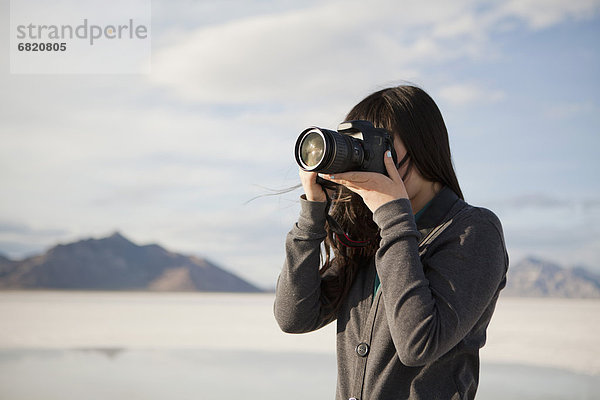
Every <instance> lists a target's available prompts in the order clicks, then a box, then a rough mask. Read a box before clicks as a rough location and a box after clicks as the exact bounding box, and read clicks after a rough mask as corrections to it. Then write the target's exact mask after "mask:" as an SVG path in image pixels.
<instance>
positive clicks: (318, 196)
mask: <svg viewBox="0 0 600 400" xmlns="http://www.w3.org/2000/svg"><path fill="white" fill-rule="evenodd" d="M317 176H318V175H317V173H316V172H309V171H305V170H303V169H302V168H300V181H301V182H302V187H303V188H304V193H305V194H306V200H308V201H321V202H324V201H327V197H326V196H325V192H324V191H323V187H322V186H321V185H319V184H318V183H317Z"/></svg>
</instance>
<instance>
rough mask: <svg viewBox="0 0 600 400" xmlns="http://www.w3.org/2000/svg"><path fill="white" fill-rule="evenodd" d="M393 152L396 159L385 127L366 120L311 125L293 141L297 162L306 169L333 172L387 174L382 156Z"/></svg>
mask: <svg viewBox="0 0 600 400" xmlns="http://www.w3.org/2000/svg"><path fill="white" fill-rule="evenodd" d="M388 150H390V151H391V152H392V157H393V160H394V164H396V163H397V162H398V157H397V156H396V151H395V150H394V145H393V143H392V136H391V135H390V134H389V132H388V131H386V130H385V129H381V128H375V127H374V126H373V124H372V123H371V122H369V121H362V120H356V121H346V122H342V123H341V124H339V125H338V128H337V131H331V130H328V129H322V128H317V127H311V128H308V129H305V130H304V131H303V132H302V133H301V134H300V136H299V137H298V140H297V141H296V148H295V155H296V162H297V163H298V165H299V166H300V167H301V168H302V169H303V170H305V171H312V172H320V173H325V174H336V173H340V172H346V171H368V172H379V173H382V174H384V175H387V171H386V168H385V164H384V162H383V156H384V153H385V152H386V151H388Z"/></svg>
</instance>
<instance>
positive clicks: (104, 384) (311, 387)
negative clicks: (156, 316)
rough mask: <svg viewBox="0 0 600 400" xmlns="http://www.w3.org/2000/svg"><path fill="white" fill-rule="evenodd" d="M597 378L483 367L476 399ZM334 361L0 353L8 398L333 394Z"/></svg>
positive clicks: (0, 382) (112, 352) (162, 352)
mask: <svg viewBox="0 0 600 400" xmlns="http://www.w3.org/2000/svg"><path fill="white" fill-rule="evenodd" d="M598 393H600V381H599V380H598V379H595V378H594V377H592V376H587V375H581V374H576V373H572V372H568V371H564V370H558V369H553V368H540V367H529V366H523V365H503V364H493V363H492V364H483V365H482V373H481V384H480V388H479V394H478V399H484V400H485V399H488V400H500V399H550V400H552V399H573V400H577V399H580V400H590V399H597V398H598ZM334 394H335V358H334V356H333V355H327V354H315V353H307V354H302V353H272V352H257V351H223V350H203V349H185V350H175V349H171V350H167V349H158V350H139V349H138V350H124V349H80V350H4V351H0V398H2V399H11V400H38V399H39V400H42V399H43V400H80V399H88V400H101V399H102V400H104V399H114V400H130V399H147V400H163V399H181V400H187V399H190V400H192V399H193V400H198V399H215V400H229V399H231V400H233V399H236V400H237V399H240V398H244V399H246V398H248V399H267V400H270V399H273V400H275V399H298V400H301V399H333V398H334Z"/></svg>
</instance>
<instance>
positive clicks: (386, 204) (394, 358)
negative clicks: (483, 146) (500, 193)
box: [275, 86, 508, 400]
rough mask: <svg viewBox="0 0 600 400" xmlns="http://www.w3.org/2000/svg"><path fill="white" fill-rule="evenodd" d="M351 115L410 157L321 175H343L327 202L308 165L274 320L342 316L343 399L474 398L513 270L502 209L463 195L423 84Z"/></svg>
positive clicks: (387, 94)
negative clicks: (380, 168)
mask: <svg viewBox="0 0 600 400" xmlns="http://www.w3.org/2000/svg"><path fill="white" fill-rule="evenodd" d="M346 119H347V120H367V121H371V122H372V123H373V124H374V125H375V126H376V127H381V128H385V129H386V130H388V132H390V133H391V134H392V135H393V137H394V148H395V150H396V153H397V155H398V159H399V160H402V159H403V160H404V162H401V163H400V164H402V165H394V162H393V161H392V157H391V155H390V154H389V152H387V153H386V155H385V156H384V158H385V165H386V169H387V173H388V176H385V175H383V174H379V173H372V172H345V173H340V174H335V176H327V175H325V176H322V177H323V178H325V179H327V180H329V181H332V182H334V183H337V184H339V186H338V189H336V191H335V193H332V196H331V201H330V202H328V195H327V194H326V192H325V191H324V189H323V187H322V186H321V185H319V184H317V182H316V178H317V174H315V173H312V172H306V171H303V170H301V171H300V177H301V181H302V186H303V188H304V191H305V195H304V196H302V198H301V212H300V216H299V218H298V222H297V223H296V224H295V225H294V227H293V228H292V230H291V231H290V233H289V234H288V237H287V240H286V260H285V265H284V267H283V270H282V272H281V274H280V276H279V280H278V283H277V292H276V299H275V317H276V319H277V322H278V323H279V325H280V327H281V329H282V330H283V331H285V332H289V333H303V332H310V331H313V330H316V329H319V328H321V327H323V326H325V325H327V324H328V323H330V322H332V321H333V320H337V363H338V382H337V391H336V398H337V399H344V400H346V399H360V400H370V399H372V400H386V399H427V400H430V399H473V398H474V397H475V392H476V390H477V384H478V378H479V349H480V348H481V347H482V346H483V345H484V343H485V338H486V328H487V326H488V324H489V322H490V319H491V316H492V313H493V311H494V306H495V303H496V300H497V298H498V293H499V291H500V290H501V289H502V288H503V287H504V285H505V282H506V270H507V268H508V256H507V253H506V249H505V245H504V238H503V233H502V227H501V225H500V221H499V220H498V218H497V217H496V216H495V215H494V214H493V213H492V212H491V211H489V210H486V209H483V208H477V207H473V206H471V205H469V204H467V203H465V202H464V200H463V196H462V192H461V190H460V187H459V184H458V180H457V178H456V175H455V173H454V168H453V166H452V162H451V157H450V147H449V143H448V134H447V131H446V127H445V125H444V121H443V119H442V116H441V113H440V111H439V109H438V108H437V106H436V104H435V103H434V101H433V100H432V99H431V97H429V95H427V94H426V93H425V92H424V91H423V90H421V89H419V88H416V87H413V86H400V87H394V88H388V89H384V90H381V91H378V92H376V93H373V94H372V95H370V96H368V97H367V98H365V99H364V100H363V101H361V102H360V103H359V104H358V105H356V106H355V107H354V108H353V109H352V110H351V111H350V113H349V114H348V116H347V118H346ZM327 214H329V215H330V216H331V217H333V219H335V220H336V221H337V222H338V225H340V226H341V227H342V229H343V230H344V231H345V233H346V235H345V236H347V238H348V239H349V240H344V241H343V242H342V241H340V240H338V236H339V234H336V233H335V232H333V229H332V228H330V226H329V225H330V224H329V223H327ZM338 232H339V231H338ZM323 242H324V246H323V249H324V250H325V251H324V254H323V257H321V247H322V246H321V245H322V243H323ZM354 243H355V244H356V246H354V245H353V244H354ZM349 244H350V245H349Z"/></svg>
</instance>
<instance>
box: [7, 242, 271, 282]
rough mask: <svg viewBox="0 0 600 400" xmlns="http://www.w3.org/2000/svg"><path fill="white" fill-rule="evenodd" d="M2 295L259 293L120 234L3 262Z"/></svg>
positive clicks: (194, 260) (207, 265)
mask: <svg viewBox="0 0 600 400" xmlns="http://www.w3.org/2000/svg"><path fill="white" fill-rule="evenodd" d="M0 289H77V290H81V289H83V290H151V291H217V292H260V291H261V289H259V288H257V287H256V286H254V285H253V284H251V283H249V282H247V281H245V280H244V279H242V278H240V277H238V276H236V275H235V274H233V273H231V272H228V271H226V270H224V269H222V268H220V267H218V266H216V265H215V264H213V263H212V262H210V261H208V260H206V259H204V258H200V257H195V256H186V255H182V254H178V253H174V252H171V251H169V250H166V249H165V248H163V247H161V246H159V245H157V244H146V245H138V244H136V243H134V242H132V241H130V240H129V239H127V238H126V237H125V236H123V235H122V234H121V233H120V232H115V233H113V234H111V235H110V236H107V237H102V238H99V239H95V238H86V239H81V240H79V241H76V242H72V243H66V244H57V245H55V246H53V247H51V248H50V249H48V250H47V251H46V252H44V253H42V254H38V255H34V256H31V257H27V258H25V259H23V260H20V261H14V260H10V259H8V258H6V257H3V258H0Z"/></svg>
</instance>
